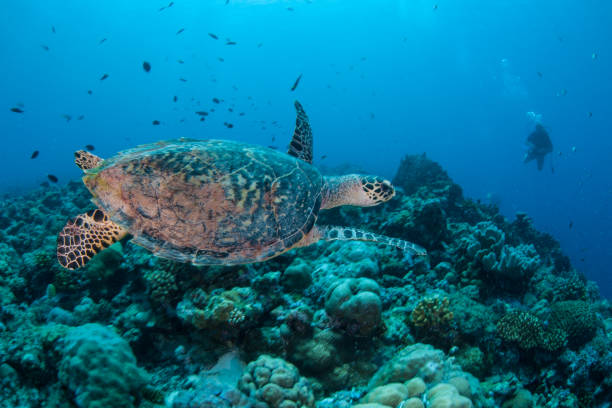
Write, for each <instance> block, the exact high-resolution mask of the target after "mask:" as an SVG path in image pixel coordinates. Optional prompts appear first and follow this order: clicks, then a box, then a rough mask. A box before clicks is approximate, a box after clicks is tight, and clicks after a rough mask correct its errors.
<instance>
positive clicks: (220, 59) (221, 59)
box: [217, 57, 225, 62]
mask: <svg viewBox="0 0 612 408" xmlns="http://www.w3.org/2000/svg"><path fill="white" fill-rule="evenodd" d="M217 59H218V60H219V61H221V62H223V61H225V60H224V59H223V58H221V57H218V58H217Z"/></svg>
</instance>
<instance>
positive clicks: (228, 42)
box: [225, 40, 237, 45]
mask: <svg viewBox="0 0 612 408" xmlns="http://www.w3.org/2000/svg"><path fill="white" fill-rule="evenodd" d="M236 44H237V43H236V41H229V40H228V41H227V42H226V43H225V45H236Z"/></svg>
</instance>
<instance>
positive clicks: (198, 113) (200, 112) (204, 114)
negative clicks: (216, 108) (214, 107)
mask: <svg viewBox="0 0 612 408" xmlns="http://www.w3.org/2000/svg"><path fill="white" fill-rule="evenodd" d="M196 115H200V116H208V112H205V111H197V112H196Z"/></svg>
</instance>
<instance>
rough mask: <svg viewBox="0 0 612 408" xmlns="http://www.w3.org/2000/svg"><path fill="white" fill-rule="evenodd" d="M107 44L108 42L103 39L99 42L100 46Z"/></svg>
mask: <svg viewBox="0 0 612 408" xmlns="http://www.w3.org/2000/svg"><path fill="white" fill-rule="evenodd" d="M105 42H106V38H103V39H101V40H100V41H99V42H98V45H102V44H104V43H105Z"/></svg>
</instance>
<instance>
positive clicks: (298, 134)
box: [287, 101, 312, 163]
mask: <svg viewBox="0 0 612 408" xmlns="http://www.w3.org/2000/svg"><path fill="white" fill-rule="evenodd" d="M295 110H296V112H297V116H296V118H295V130H294V131H293V138H292V139H291V143H289V151H288V152H287V153H288V154H289V155H290V156H293V157H297V158H298V159H301V160H304V161H305V162H307V163H312V130H311V129H310V123H309V122H308V116H306V112H304V108H302V105H301V104H300V103H299V102H298V101H295Z"/></svg>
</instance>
